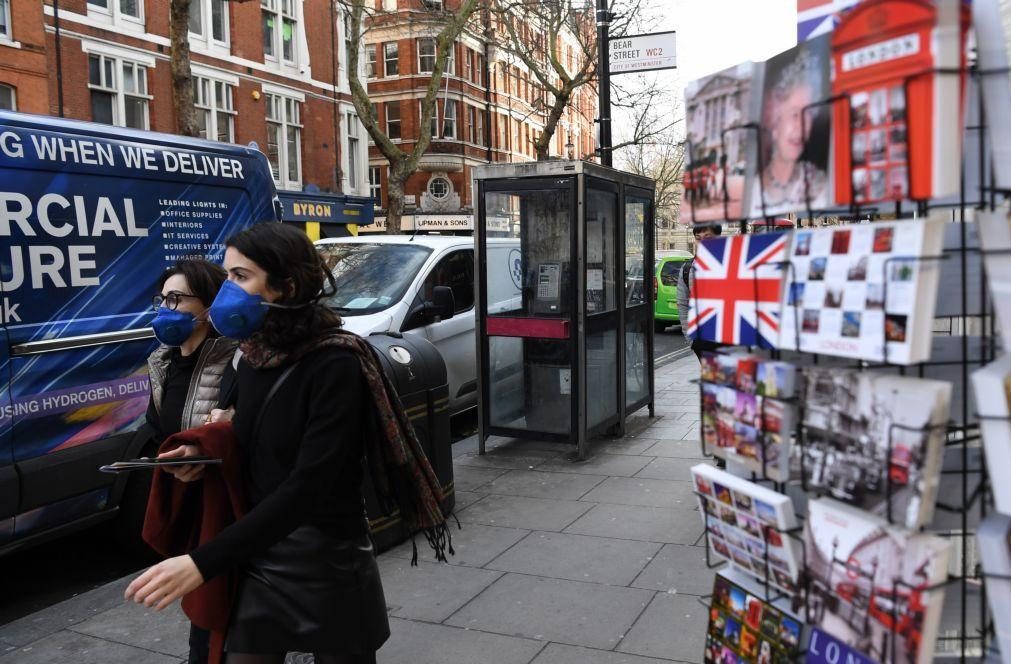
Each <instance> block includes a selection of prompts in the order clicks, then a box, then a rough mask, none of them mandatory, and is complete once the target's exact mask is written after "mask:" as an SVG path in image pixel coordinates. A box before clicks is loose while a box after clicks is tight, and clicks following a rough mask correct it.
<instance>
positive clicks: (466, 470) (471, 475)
mask: <svg viewBox="0 0 1011 664" xmlns="http://www.w3.org/2000/svg"><path fill="white" fill-rule="evenodd" d="M506 472H508V470H507V469H505V468H481V467H478V466H465V465H463V464H458V463H454V464H453V485H454V486H455V487H456V488H457V490H459V491H477V490H478V489H479V488H481V487H482V486H484V485H485V484H487V483H488V482H491V481H492V480H493V479H495V478H496V477H499V476H500V475H503V474H505V473H506Z"/></svg>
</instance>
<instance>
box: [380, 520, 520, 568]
mask: <svg viewBox="0 0 1011 664" xmlns="http://www.w3.org/2000/svg"><path fill="white" fill-rule="evenodd" d="M451 530H452V533H453V550H454V551H455V552H456V555H454V556H449V564H450V565H464V566H466V567H483V566H485V565H487V564H488V563H489V562H491V561H492V560H494V559H495V558H497V557H498V556H499V555H500V554H501V553H502V552H503V551H505V550H506V549H508V548H509V547H511V546H512V545H514V544H516V542H519V541H520V540H521V539H523V538H524V537H526V536H527V535H528V534H530V531H529V530H519V529H516V528H497V527H495V526H484V525H481V524H479V523H468V524H465V525H464V526H463V529H462V530H457V528H456V524H455V523H453V524H452V527H451ZM383 555H384V556H395V557H397V558H407V559H408V560H410V558H411V555H412V551H411V543H410V542H405V543H404V544H401V545H400V546H398V547H396V548H394V549H391V550H390V551H388V552H386V553H384V554H383ZM418 557H419V560H428V561H429V562H435V561H434V560H432V553H431V549H429V548H428V546H427V545H425V543H424V542H423V541H419V542H418Z"/></svg>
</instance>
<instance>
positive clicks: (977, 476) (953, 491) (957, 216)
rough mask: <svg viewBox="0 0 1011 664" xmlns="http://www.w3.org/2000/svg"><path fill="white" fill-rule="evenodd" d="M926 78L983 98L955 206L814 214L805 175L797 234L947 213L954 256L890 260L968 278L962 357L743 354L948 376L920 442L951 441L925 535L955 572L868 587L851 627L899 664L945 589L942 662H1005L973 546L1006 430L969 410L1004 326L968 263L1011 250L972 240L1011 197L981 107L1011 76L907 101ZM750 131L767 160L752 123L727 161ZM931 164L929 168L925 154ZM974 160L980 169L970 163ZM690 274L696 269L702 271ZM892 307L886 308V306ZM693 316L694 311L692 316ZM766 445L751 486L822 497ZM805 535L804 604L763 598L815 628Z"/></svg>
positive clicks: (800, 420)
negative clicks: (832, 225)
mask: <svg viewBox="0 0 1011 664" xmlns="http://www.w3.org/2000/svg"><path fill="white" fill-rule="evenodd" d="M928 75H934V76H958V77H961V78H962V80H963V81H964V89H965V90H966V95H967V96H968V95H973V96H976V99H975V100H973V101H975V102H976V103H974V104H970V108H972V109H973V111H974V112H973V114H972V115H973V117H966V118H964V125H965V126H964V127H963V129H964V133H963V136H965V137H966V140H967V141H972V142H973V143H975V145H971V146H970V145H969V144H968V142H967V143H966V145H965V147H974V148H976V151H975V153H974V154H970V153H969V152H968V151H967V150H965V151H963V155H964V156H963V161H962V163H961V169H960V186H959V192H958V195H957V197H955V196H952V197H948V198H946V199H939V200H909V199H906V200H898V201H890V202H877V203H870V204H861V203H860V202H857V201H854V202H853V203H851V204H850V205H848V206H835V207H828V208H814V207H813V206H812V205H811V199H810V183H809V182H808V174H807V171H806V170H805V171H804V179H805V186H804V191H805V195H806V201H805V202H806V205H805V207H804V210H803V212H802V213H801V214H799V215H798V217H797V220H796V226H797V227H801V226H802V225H804V222H805V221H807V222H809V224H810V225H814V223H815V222H816V221H817V220H819V219H823V218H826V217H834V218H836V219H838V221H839V223H841V224H846V223H852V222H857V221H869V222H870V223H872V224H873V223H874V222H875V221H880V220H882V218H883V217H888V218H889V220H893V219H894V220H902V219H910V218H924V217H926V216H927V215H928V213H930V212H931V211H934V210H942V209H943V210H948V211H949V212H950V217H949V221H950V222H951V223H952V224H956V225H957V227H958V233H957V242H956V243H955V246H946V247H945V248H944V250H943V251H942V252H941V253H940V254H938V255H933V256H922V257H913V256H910V257H898V258H895V259H890V260H904V261H918V262H931V263H938V264H941V263H944V264H951V265H954V266H956V267H957V274H958V276H959V279H960V282H959V284H958V291H959V292H958V294H959V298H960V301H958V302H956V303H955V306H954V311H955V312H956V315H954V316H952V317H951V318H954V319H955V322H957V323H958V325H957V326H954V325H953V326H952V328H951V329H952V332H953V333H952V335H951V341H952V344H951V345H953V346H954V350H955V352H954V353H953V356H952V357H945V358H938V359H936V360H935V359H933V358H932V359H931V360H929V361H924V362H919V363H916V364H912V365H899V364H893V363H892V362H890V361H889V359H890V358H889V357H888V351H887V348H888V343H887V342H885V343H884V344H883V348H884V351H883V357H882V358H881V361H874V362H871V361H864V360H857V361H840V360H839V358H828V357H827V356H819V355H818V354H814V353H803V352H794V351H781V350H777V349H768V348H755V347H747V350H748V351H749V352H753V353H756V354H759V355H767V356H768V357H769V358H770V359H772V360H787V361H791V362H793V363H795V364H796V365H797V366H798V374H801V373H803V368H804V367H805V366H813V367H817V366H825V365H826V364H831V365H832V366H834V367H838V368H847V369H853V370H857V371H875V372H883V373H887V372H893V373H897V374H898V375H902V376H916V377H921V378H922V377H925V376H926V375H927V374H928V373H936V372H937V371H944V372H946V374H947V375H948V376H949V380H950V382H951V383H952V388H953V399H952V406H951V411H950V412H949V419H948V421H946V422H944V423H943V424H941V425H937V426H936V427H934V426H932V427H928V428H925V429H922V430H920V433H922V434H923V435H928V434H929V433H931V431H932V430H934V429H940V431H941V432H943V435H944V450H943V461H942V463H943V464H944V465H943V466H942V470H941V480H940V482H941V490H940V492H939V494H938V498H937V502H936V504H935V508H936V514H935V518H934V524H933V525H932V526H930V527H927V528H925V529H924V530H925V531H926V532H932V533H933V534H936V535H939V536H941V537H945V538H951V539H954V540H956V542H955V551H954V553H955V556H954V563H953V564H952V565H950V566H949V574H948V576H947V578H946V579H945V580H944V581H942V582H940V583H933V584H928V583H926V582H924V583H922V584H919V585H914V584H910V583H908V582H904V581H902V580H901V579H896V580H895V582H894V583H893V584H891V586H890V587H874V586H873V584H870V585H871V586H872V589H871V590H870V593H871V594H872V596H871V597H864V598H862V600H861V602H860V604H861V605H862V606H863V607H864V608H863V609H862V610H861V611H854V619H860V620H865V621H866V620H869V619H870V613H871V611H872V610H873V611H877V613H878V614H880V615H876V616H875V618H876V620H877V622H878V624H879V625H881V624H884V625H886V626H887V628H888V630H889V631H890V632H891V638H890V640H889V646H888V651H889V652H890V657H891V661H895V657H896V647H897V643H898V642H899V640H901V639H909V638H911V636H910V632H911V630H912V629H913V626H912V625H911V624H910V623H909V620H908V616H904V614H903V612H902V611H901V607H903V606H906V607H908V606H909V605H910V603H911V602H914V601H916V599H915V598H918V597H922V596H923V595H924V594H925V593H930V592H935V591H941V590H943V591H945V615H944V618H943V624H942V628H941V630H942V631H941V633H940V634H939V636H938V639H937V643H936V645H935V652H936V656H937V657H938V658H943V659H944V660H946V661H955V660H957V661H959V662H967V661H977V660H979V659H983V658H986V657H996V656H998V653H996V652H995V650H994V638H993V635H994V625H993V620H992V617H990V616H989V615H988V607H987V599H986V591H987V584H988V583H1011V576H1002V575H990V574H986V573H985V572H983V571H982V569H981V568H980V566H979V565H978V564H976V563H975V557H976V556H975V554H974V548H973V546H972V543H973V541H974V537H975V529H976V527H977V526H978V524H979V521H981V520H982V519H983V518H985V517H986V516H987V514H988V512H990V511H992V510H993V496H992V494H991V489H990V479H989V475H988V472H987V467H986V463H985V460H984V457H983V453H982V448H981V439H980V429H979V423H980V422H981V421H985V420H988V419H1001V420H1005V419H1007V418H991V417H985V416H980V415H978V414H977V413H976V412H975V411H974V409H972V408H971V406H970V396H969V395H970V394H971V389H970V373H971V372H972V370H973V369H974V368H978V367H980V366H983V365H984V364H987V363H989V362H992V361H993V360H994V359H995V358H996V355H997V353H998V350H999V348H998V339H999V337H998V335H997V330H996V318H995V315H994V312H993V310H992V308H991V307H990V306H989V304H988V299H989V296H988V287H987V282H986V276H985V274H984V272H983V271H982V270H979V271H977V272H976V273H975V274H973V273H972V271H971V270H970V263H971V262H972V261H976V260H982V258H983V257H984V256H996V255H1005V256H1006V255H1011V250H1006V249H986V248H982V247H979V246H973V245H972V244H971V243H970V241H969V238H970V233H969V229H970V226H971V224H972V218H973V215H974V213H975V212H976V211H993V210H997V209H999V208H1001V206H1002V205H1004V204H1005V202H1006V200H1007V199H1008V198H1009V196H1011V191H1008V190H1005V189H1000V188H998V187H997V186H996V185H995V175H994V164H993V162H992V156H991V154H992V153H991V150H989V148H988V146H987V120H988V119H987V118H986V115H985V112H984V105H983V103H982V95H983V87H984V86H983V81H985V79H986V78H987V77H990V76H1008V75H1009V70H1008V69H996V70H985V71H984V70H980V69H978V68H977V67H975V66H972V65H969V66H966V67H965V68H959V69H929V70H924V71H921V72H917V73H915V74H913V75H911V76H908V77H907V78H905V80H904V81H903V90H904V92H905V94H906V99H908V91H909V85H910V83H911V82H912V81H914V80H916V79H918V78H920V77H923V76H928ZM838 104H849V106H850V108H852V104H853V99H852V96H851V95H849V94H843V95H837V96H834V97H831V98H829V99H826V100H822V101H818V102H815V103H813V104H810V105H809V106H807V107H806V108H805V109H804V112H803V113H802V123H803V125H804V134H805V135H806V134H807V127H808V119H809V116H810V114H811V113H812V112H815V111H816V110H817V109H819V108H821V107H826V106H827V107H832V106H835V105H838ZM902 112H903V114H904V117H903V120H904V121H905V123H906V126H908V107H907V105H904V106H903V109H902ZM853 117H854V114H853V113H852V112H851V113H849V118H850V129H851V134H850V135H852V129H853ZM1002 120H1003V119H1002ZM742 131H743V132H749V133H753V134H754V140H755V141H756V143H757V145H758V150H759V153H760V152H761V148H762V146H761V141H762V131H761V128H760V127H759V125H757V124H756V123H748V124H740V125H735V126H732V127H727V128H725V129H723V131H722V133H721V145H722V154H726V137H727V135H728V134H730V133H733V132H742ZM691 147H692V146H691V144H690V143H688V144H687V146H686V150H685V154H686V169H688V170H691V168H692V164H691V157H692V155H693V152H692V149H691ZM851 149H852V148H851ZM907 149H908V153H907V154H908V157H907V163H909V164H912V163H913V162H914V159H917V158H918V157H919V155H915V154H914V153H913V146H912V145H911V144H909V143H907ZM927 158H928V159H929V155H928V156H927ZM970 159H971V160H972V161H973V162H974V163H968V162H969V160H970ZM849 163H850V170H851V173H850V178H851V182H852V177H853V170H854V168H853V159H852V158H851V159H850V160H849ZM720 167H721V168H722V169H723V173H722V175H723V178H722V182H723V189H722V192H720V193H721V195H722V198H723V203H724V216H725V217H726V212H727V211H728V210H729V195H728V191H727V188H726V183H727V164H726V160H723V163H722V164H721V166H720ZM967 168H968V169H972V170H975V176H974V179H976V180H978V181H977V182H972V183H969V182H967V177H966V173H967ZM911 172H912V168H907V169H906V178H907V180H906V189H905V191H907V192H908V191H911V189H910V178H911ZM758 181H759V185H758V191H759V195H760V197H761V200H760V207H761V209H762V212H763V215H764V218H765V219H766V220H767V221H769V222H771V221H772V220H773V216H772V215H766V214H765V212H766V206H765V194H764V185H763V183H762V178H760V177H759V178H758ZM695 207H696V206H694V205H693V206H692V207H691V211H692V214H691V223H692V225H696V224H698V225H705V224H708V223H730V224H737V225H739V227H740V232H741V233H742V234H744V233H747V232H748V222H749V219H748V218H737V219H727V218H724V219H720V220H706V221H702V222H697V221H696V219H695ZM742 213H744V214H746V210H742ZM777 265H778V267H779V268H781V269H782V270H783V273H784V275H785V276H784V280H785V281H787V282H788V285H787V287H789V284H790V283H792V282H793V281H794V279H795V268H794V266H793V264H792V263H790V262H789V261H783V262H781V263H778V264H777ZM692 269H693V270H694V269H695V268H694V266H693V268H692ZM754 278H755V280H756V282H757V278H758V277H757V275H754ZM884 283H885V284H887V280H885V282H884ZM756 292H757V283H756ZM885 301H886V302H887V298H886V300H885ZM972 301H977V302H978V303H979V304H978V307H977V308H976V309H975V310H973V307H972V306H970V303H971V302H972ZM696 304H697V302H696ZM795 306H796V305H795ZM886 306H887V305H886ZM696 310H698V309H697V308H696ZM757 319H758V320H759V321H760V320H761V319H760V317H758V318H757ZM799 319H800V317H799V316H795V317H794V321H795V324H796V325H797V326H798V328H797V329H796V330H795V333H796V335H797V338H798V340H799V334H800V330H799V322H797V321H799ZM970 322H973V323H974V325H972V326H970ZM759 324H761V323H759ZM970 328H974V329H977V330H978V331H979V334H970V333H969V332H970ZM883 334H884V331H883ZM883 338H884V337H883ZM795 347H796V348H799V347H800V345H799V343H798V344H796V345H795ZM1004 350H1006V349H1004ZM954 395H957V397H958V398H954ZM699 398H700V404H703V410H704V403H703V402H704V381H701V380H700V381H699ZM792 402H794V404H795V406H796V408H797V410H798V412H797V414H796V418H795V422H796V424H795V429H794V431H793V438H794V456H797V455H798V453H799V458H800V463H801V464H803V459H804V456H805V455H804V454H803V451H804V445H805V440H806V429H807V427H806V425H805V404H804V402H803V400H802V399H799V398H795V399H793V400H792ZM763 409H764V403H763ZM702 415H703V419H704V418H705V413H704V412H703V414H702ZM760 421H761V423H762V425H763V427H764V423H765V418H764V417H762V418H760ZM898 429H903V427H902V425H898V424H894V423H893V424H892V425H890V426H889V428H888V432H887V449H888V458H891V452H892V445H893V442H892V438H893V433H894V432H895V431H896V430H898ZM905 429H906V430H907V431H909V430H910V429H909V428H908V427H907V428H905ZM764 434H765V432H764V430H759V435H758V440H759V445H760V448H761V453H762V469H761V471H760V472H752V473H751V476H750V478H749V479H751V480H752V481H754V482H756V483H761V484H765V485H768V486H769V487H770V488H772V489H773V490H775V491H778V492H780V493H785V494H788V495H791V496H792V497H794V498H795V503H803V502H804V500H805V499H806V498H812V497H816V496H817V493H816V492H815V491H813V490H811V487H808V486H807V483H806V479H805V478H806V473H805V472H804V469H803V468H802V469H801V472H800V474H799V481H798V480H797V478H796V477H795V478H793V479H792V480H791V481H790V482H782V481H776V480H774V479H772V478H771V477H770V476H769V474H768V472H767V465H766V462H765V460H766V459H767V454H766V452H767V448H766V445H767V442H766V436H765V435H764ZM702 437H703V440H702V442H701V445H702V453H703V454H704V455H705V456H707V457H709V458H712V456H713V455H712V454H709V452H708V449H707V446H706V442H705V435H703V436H702ZM1008 444H1011V441H1008ZM791 463H792V462H791ZM884 476H885V478H886V480H885V481H886V487H885V493H886V496H887V498H888V509H887V513H886V515H885V516H886V517H887V520H888V522H889V523H890V524H895V525H900V524H896V522H895V515H893V514H892V508H891V500H890V499H891V496H892V494H893V491H894V488H895V487H894V486H893V479H892V477H891V475H890V474H889V473H887V472H886V473H884ZM700 495H701V494H700ZM801 507H802V506H801V505H799V504H798V505H796V512H797V517H798V519H799V521H800V522H801V524H803V522H804V521H805V514H804V512H803V511H802V509H801ZM701 511H702V514H703V516H704V519H705V525H706V528H705V531H704V539H705V547H706V564H707V565H708V566H710V567H711V568H715V567H719V566H720V565H722V564H723V563H722V562H721V561H714V560H713V558H712V557H711V554H710V550H711V545H710V538H709V525H710V521H709V520H710V519H711V518H712V515H710V514H708V513H707V512H706V510H705V509H702V510H701ZM942 514H943V515H946V516H945V517H941V518H939V515H942ZM938 522H941V523H942V526H941V527H938V526H937V524H938ZM944 522H948V523H949V524H953V525H954V527H944V526H943V523H944ZM803 530H804V526H803V525H801V526H799V527H797V528H793V529H790V530H784V531H781V532H780V533H779V534H780V535H781V536H783V537H789V538H792V539H794V540H796V541H797V542H799V543H800V544H799V546H800V548H801V551H802V559H803V565H802V571H801V576H800V582H799V584H798V588H797V592H796V594H795V595H794V596H792V597H790V596H789V595H786V594H784V593H783V591H782V590H780V589H779V588H777V587H775V586H774V585H773V584H772V583H770V577H769V576H768V567H767V574H766V576H765V579H764V582H763V583H760V585H761V586H762V590H763V593H764V599H765V600H766V601H767V602H770V603H771V602H776V601H780V600H786V601H790V602H791V603H792V605H793V608H794V609H795V610H797V611H798V615H801V616H803V617H805V618H807V619H808V622H810V619H811V618H812V617H813V616H811V615H809V613H808V612H809V611H810V610H811V607H812V606H813V605H814V606H816V605H817V602H812V601H811V593H812V592H816V591H817V589H816V588H814V587H813V584H812V579H811V577H810V575H808V574H806V573H805V572H804V571H803V570H806V569H807V567H808V565H807V563H808V551H807V547H806V545H805V542H804V538H803ZM767 554H768V550H767V548H766V557H765V560H766V564H767V565H768V555H767ZM834 562H835V563H837V564H840V565H843V566H845V567H846V568H847V569H849V568H850V567H852V563H851V562H850V561H840V560H835V561H834ZM952 568H954V569H952ZM852 572H853V574H854V575H855V576H856V577H859V578H864V579H870V580H871V581H873V580H874V578H875V575H874V570H868V569H859V568H857V569H852ZM875 599H881V600H882V604H884V605H888V606H890V609H887V610H881V609H875V608H874V606H875V602H874V600H875ZM796 655H797V657H796V660H797V661H803V656H804V654H803V653H796ZM886 661H887V659H886Z"/></svg>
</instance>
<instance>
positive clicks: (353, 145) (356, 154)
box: [344, 113, 362, 191]
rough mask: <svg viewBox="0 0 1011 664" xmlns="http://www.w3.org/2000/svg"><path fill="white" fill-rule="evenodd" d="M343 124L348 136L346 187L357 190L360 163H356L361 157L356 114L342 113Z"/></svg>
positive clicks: (359, 133) (359, 134)
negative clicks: (345, 126)
mask: <svg viewBox="0 0 1011 664" xmlns="http://www.w3.org/2000/svg"><path fill="white" fill-rule="evenodd" d="M344 119H345V124H346V125H347V129H346V130H345V131H346V132H347V137H348V143H347V145H348V157H347V161H348V169H347V179H348V189H349V190H352V191H357V190H358V186H359V184H360V183H359V182H358V172H359V171H360V170H361V169H360V164H359V163H358V161H359V159H361V154H362V151H361V132H360V131H359V130H358V126H359V124H360V123H359V122H358V116H357V115H355V114H354V113H346V114H345V115H344Z"/></svg>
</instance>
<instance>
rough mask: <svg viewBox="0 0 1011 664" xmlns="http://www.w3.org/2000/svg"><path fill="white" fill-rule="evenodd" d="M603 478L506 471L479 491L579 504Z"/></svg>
mask: <svg viewBox="0 0 1011 664" xmlns="http://www.w3.org/2000/svg"><path fill="white" fill-rule="evenodd" d="M604 479H605V477H604V476H603V475H583V474H579V473H547V472H541V471H538V470H510V471H508V472H506V473H505V474H504V475H502V476H500V477H498V478H496V479H494V480H492V481H491V482H488V483H487V484H485V485H484V487H483V488H482V491H484V492H486V493H490V494H502V495H507V496H525V497H527V498H552V499H556V500H579V499H580V498H582V497H583V495H585V494H586V493H587V492H588V491H590V490H591V489H593V487H595V486H597V485H598V484H600V483H601V482H603V481H604Z"/></svg>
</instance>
